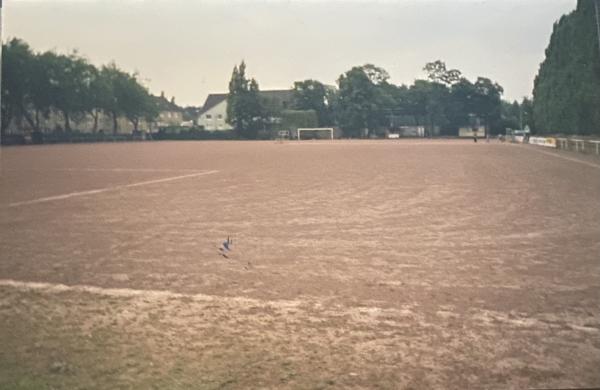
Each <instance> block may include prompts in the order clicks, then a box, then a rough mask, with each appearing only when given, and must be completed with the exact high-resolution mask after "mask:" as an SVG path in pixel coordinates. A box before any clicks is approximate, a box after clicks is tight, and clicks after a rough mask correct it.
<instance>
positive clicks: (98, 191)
mask: <svg viewBox="0 0 600 390" xmlns="http://www.w3.org/2000/svg"><path fill="white" fill-rule="evenodd" d="M217 172H219V171H206V172H199V173H192V174H189V175H180V176H172V177H166V178H163V179H156V180H147V181H141V182H138V183H131V184H125V185H121V186H114V187H106V188H98V189H95V190H89V191H78V192H70V193H68V194H62V195H55V196H47V197H44V198H38V199H32V200H26V201H23V202H15V203H10V204H9V205H8V207H19V206H27V205H31V204H36V203H46V202H53V201H56V200H63V199H69V198H75V197H79V196H87V195H96V194H101V193H103V192H109V191H118V190H122V189H126V188H134V187H141V186H147V185H151V184H159V183H166V182H169V181H175V180H182V179H189V178H192V177H198V176H205V175H212V174H214V173H217Z"/></svg>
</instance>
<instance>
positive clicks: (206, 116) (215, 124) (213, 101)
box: [196, 93, 233, 131]
mask: <svg viewBox="0 0 600 390" xmlns="http://www.w3.org/2000/svg"><path fill="white" fill-rule="evenodd" d="M227 95H228V94H227V93H211V94H210V95H208V97H207V98H206V101H205V102H204V107H202V109H201V110H200V112H199V113H198V119H197V121H196V122H197V123H198V126H202V127H204V130H208V131H224V130H233V127H232V126H231V125H230V124H229V123H227V121H226V118H227Z"/></svg>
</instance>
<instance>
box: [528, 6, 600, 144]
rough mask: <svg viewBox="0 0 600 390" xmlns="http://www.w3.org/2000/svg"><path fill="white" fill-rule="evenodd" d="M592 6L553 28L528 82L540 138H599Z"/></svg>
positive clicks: (598, 64) (599, 67)
mask: <svg viewBox="0 0 600 390" xmlns="http://www.w3.org/2000/svg"><path fill="white" fill-rule="evenodd" d="M594 7H595V2H594V1H589V0H578V1H577V8H576V9H575V11H573V12H572V13H570V14H569V15H565V16H563V17H562V18H561V19H560V20H559V21H558V22H557V23H555V24H554V29H553V32H552V36H551V37H550V43H549V45H548V48H547V49H546V58H545V60H544V62H543V63H542V64H541V66H540V69H539V72H538V74H537V77H536V79H535V82H534V89H533V97H534V101H533V114H534V119H535V127H536V129H537V131H538V132H540V133H567V134H569V133H571V134H582V135H587V134H596V135H600V109H598V107H600V52H599V50H600V46H599V45H598V37H597V25H596V19H595V8H594Z"/></svg>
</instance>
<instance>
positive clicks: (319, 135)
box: [298, 127, 333, 141]
mask: <svg viewBox="0 0 600 390" xmlns="http://www.w3.org/2000/svg"><path fill="white" fill-rule="evenodd" d="M302 137H304V139H333V128H332V127H312V128H303V129H298V140H299V141H300V140H301V139H302Z"/></svg>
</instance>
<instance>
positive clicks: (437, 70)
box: [423, 60, 462, 85]
mask: <svg viewBox="0 0 600 390" xmlns="http://www.w3.org/2000/svg"><path fill="white" fill-rule="evenodd" d="M423 70H424V71H425V72H427V78H428V79H429V81H432V82H435V83H441V84H446V85H452V84H454V83H456V82H458V81H459V80H460V79H461V78H462V73H461V71H460V70H457V69H450V70H448V69H446V64H445V63H444V62H442V61H440V60H437V61H435V62H429V63H427V64H426V65H425V67H424V68H423Z"/></svg>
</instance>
